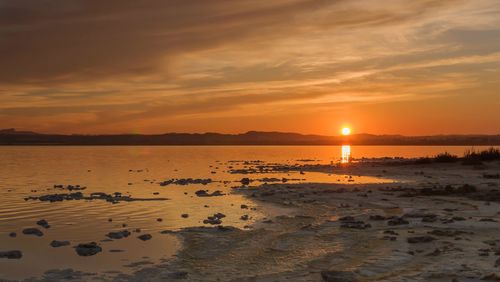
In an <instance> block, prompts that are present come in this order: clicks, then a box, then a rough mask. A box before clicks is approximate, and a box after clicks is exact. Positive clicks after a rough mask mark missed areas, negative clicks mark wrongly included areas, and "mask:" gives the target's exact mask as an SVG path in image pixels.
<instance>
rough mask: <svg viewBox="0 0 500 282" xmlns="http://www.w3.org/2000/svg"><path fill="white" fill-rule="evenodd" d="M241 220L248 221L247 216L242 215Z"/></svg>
mask: <svg viewBox="0 0 500 282" xmlns="http://www.w3.org/2000/svg"><path fill="white" fill-rule="evenodd" d="M240 219H241V220H248V214H244V215H242V216H241V217H240Z"/></svg>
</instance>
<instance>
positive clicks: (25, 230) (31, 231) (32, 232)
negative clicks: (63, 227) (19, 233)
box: [23, 228, 43, 237]
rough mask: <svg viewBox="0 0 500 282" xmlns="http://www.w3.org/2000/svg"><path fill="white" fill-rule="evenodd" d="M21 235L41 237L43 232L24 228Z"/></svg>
mask: <svg viewBox="0 0 500 282" xmlns="http://www.w3.org/2000/svg"><path fill="white" fill-rule="evenodd" d="M23 234H25V235H35V236H38V237H41V236H43V232H42V231H40V229H38V228H25V229H23Z"/></svg>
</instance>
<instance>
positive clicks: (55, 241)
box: [50, 240, 70, 248]
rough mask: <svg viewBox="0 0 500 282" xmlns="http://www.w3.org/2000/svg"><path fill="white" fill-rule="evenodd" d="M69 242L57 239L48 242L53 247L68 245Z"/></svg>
mask: <svg viewBox="0 0 500 282" xmlns="http://www.w3.org/2000/svg"><path fill="white" fill-rule="evenodd" d="M69 244H70V242H69V241H57V240H53V241H52V242H50V246H52V247H54V248H59V247H64V246H69Z"/></svg>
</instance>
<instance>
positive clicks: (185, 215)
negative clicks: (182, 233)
mask: <svg viewBox="0 0 500 282" xmlns="http://www.w3.org/2000/svg"><path fill="white" fill-rule="evenodd" d="M181 217H183V218H188V217H189V214H187V213H183V214H182V215H181Z"/></svg>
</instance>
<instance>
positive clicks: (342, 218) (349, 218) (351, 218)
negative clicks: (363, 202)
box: [339, 216, 356, 222]
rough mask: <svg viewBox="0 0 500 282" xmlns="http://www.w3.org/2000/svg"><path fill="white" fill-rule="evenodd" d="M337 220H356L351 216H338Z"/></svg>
mask: <svg viewBox="0 0 500 282" xmlns="http://www.w3.org/2000/svg"><path fill="white" fill-rule="evenodd" d="M339 221H342V222H345V221H348V222H352V221H356V219H355V218H354V217H352V216H343V217H341V218H339Z"/></svg>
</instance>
